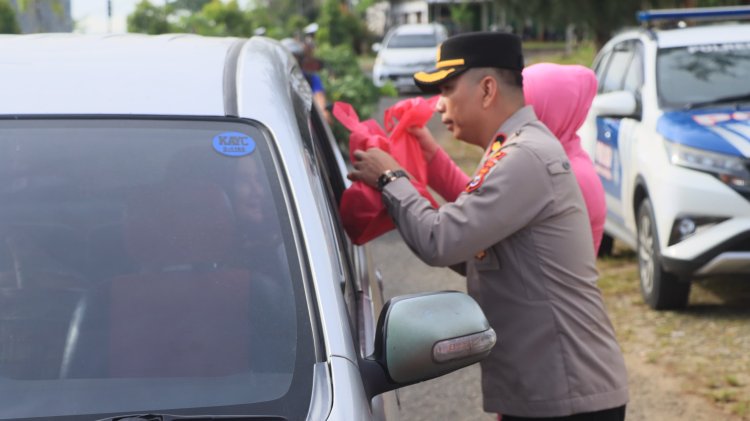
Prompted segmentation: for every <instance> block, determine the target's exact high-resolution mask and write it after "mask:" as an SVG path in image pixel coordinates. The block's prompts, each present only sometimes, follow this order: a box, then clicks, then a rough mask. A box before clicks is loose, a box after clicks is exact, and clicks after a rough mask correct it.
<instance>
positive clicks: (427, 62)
mask: <svg viewBox="0 0 750 421" xmlns="http://www.w3.org/2000/svg"><path fill="white" fill-rule="evenodd" d="M436 54H437V49H436V48H434V47H432V48H393V49H385V50H383V51H381V52H380V54H379V55H378V59H380V61H381V62H382V63H383V64H387V65H390V66H410V65H417V64H419V65H424V66H425V70H426V69H428V68H432V67H435V56H436Z"/></svg>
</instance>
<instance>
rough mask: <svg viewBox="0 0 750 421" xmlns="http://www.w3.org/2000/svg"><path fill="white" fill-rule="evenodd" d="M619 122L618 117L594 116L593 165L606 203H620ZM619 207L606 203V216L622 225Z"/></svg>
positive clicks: (622, 220) (623, 221) (622, 219)
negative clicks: (602, 188)
mask: <svg viewBox="0 0 750 421" xmlns="http://www.w3.org/2000/svg"><path fill="white" fill-rule="evenodd" d="M620 122H621V119H619V118H605V117H597V118H596V150H595V153H594V167H595V168H596V173H597V174H599V178H600V179H601V180H602V185H603V186H604V192H605V194H606V195H607V202H608V203H610V202H613V201H615V202H616V203H620V198H621V196H622V163H621V162H620V152H619V149H618V146H619V145H618V138H619V134H620ZM613 199H614V200H613ZM619 208H620V207H618V206H609V205H608V206H607V216H608V217H611V218H614V220H615V221H616V222H617V223H618V224H623V225H624V223H625V220H624V218H623V216H622V213H621V212H620V209H619Z"/></svg>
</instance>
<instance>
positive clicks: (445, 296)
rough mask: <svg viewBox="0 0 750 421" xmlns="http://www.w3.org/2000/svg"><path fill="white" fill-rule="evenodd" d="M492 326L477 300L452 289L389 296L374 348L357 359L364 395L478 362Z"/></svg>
mask: <svg viewBox="0 0 750 421" xmlns="http://www.w3.org/2000/svg"><path fill="white" fill-rule="evenodd" d="M495 342H496V336H495V331H494V330H493V329H492V328H491V327H490V324H489V322H488V321H487V318H486V317H485V315H484V313H483V312H482V310H481V308H479V305H478V304H477V303H476V301H474V299H472V298H471V297H469V296H468V295H466V294H464V293H462V292H457V291H443V292H432V293H425V294H415V295H405V296H399V297H394V298H392V299H391V300H389V301H388V302H387V303H386V304H385V306H384V307H383V311H382V312H381V313H380V318H379V319H378V327H377V332H376V337H375V351H374V353H373V355H371V356H370V357H368V358H366V359H363V360H361V361H360V370H361V371H362V374H363V376H362V377H363V378H364V379H365V383H366V384H365V389H366V390H367V394H368V396H369V397H370V398H372V397H373V396H376V395H379V394H381V393H384V392H387V391H389V390H393V389H398V388H400V387H403V386H407V385H410V384H414V383H418V382H421V381H425V380H429V379H432V378H435V377H438V376H442V375H444V374H447V373H450V372H452V371H455V370H458V369H460V368H463V367H466V366H469V365H471V364H474V363H476V362H479V361H481V360H482V359H484V358H485V357H486V356H487V355H489V353H490V351H491V350H492V347H493V346H494V345H495Z"/></svg>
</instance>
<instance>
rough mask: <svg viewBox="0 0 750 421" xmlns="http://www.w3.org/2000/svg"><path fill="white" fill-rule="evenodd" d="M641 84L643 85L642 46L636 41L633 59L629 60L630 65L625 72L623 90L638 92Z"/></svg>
mask: <svg viewBox="0 0 750 421" xmlns="http://www.w3.org/2000/svg"><path fill="white" fill-rule="evenodd" d="M641 85H643V48H642V47H641V44H640V43H638V44H636V45H635V48H634V53H633V59H632V60H631V61H630V66H629V67H628V71H627V73H626V74H625V82H624V84H623V90H626V91H628V92H632V93H634V94H638V93H639V92H640V89H641Z"/></svg>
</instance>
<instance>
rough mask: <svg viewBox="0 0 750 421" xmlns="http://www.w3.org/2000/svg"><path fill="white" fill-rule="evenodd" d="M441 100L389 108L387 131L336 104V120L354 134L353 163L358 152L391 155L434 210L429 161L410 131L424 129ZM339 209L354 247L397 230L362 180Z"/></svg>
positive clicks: (413, 100) (416, 99)
mask: <svg viewBox="0 0 750 421" xmlns="http://www.w3.org/2000/svg"><path fill="white" fill-rule="evenodd" d="M438 98H439V97H437V96H435V97H432V98H430V99H424V98H422V97H414V98H409V99H405V100H402V101H399V102H398V103H396V104H395V105H393V106H392V107H390V108H388V109H387V110H386V111H385V118H384V122H385V127H386V129H387V131H386V130H384V129H383V128H382V127H380V125H379V124H378V123H377V122H376V121H375V120H373V119H369V120H365V121H360V120H359V117H358V116H357V113H356V111H355V110H354V108H353V107H352V106H351V105H349V104H347V103H344V102H336V103H334V104H333V115H334V117H336V119H337V120H338V121H339V122H341V124H343V125H344V127H346V128H347V129H349V131H351V135H350V136H349V160H350V161H351V162H354V151H356V150H367V149H370V148H380V149H382V150H384V151H386V152H388V153H389V154H391V156H393V158H394V159H396V161H398V163H399V164H400V165H401V166H402V167H403V168H404V169H405V170H406V171H407V172H408V173H409V174H410V175H411V176H412V178H411V183H412V184H413V185H414V187H415V188H416V189H417V191H418V192H419V194H421V195H422V196H423V197H425V198H426V199H427V200H429V201H430V203H431V204H432V206H433V207H438V204H437V202H436V201H435V199H434V198H433V197H432V195H431V194H430V192H429V191H428V190H427V162H426V161H425V159H424V155H423V154H422V148H421V147H420V146H419V140H417V138H415V137H414V136H413V135H412V134H411V133H409V131H408V130H407V129H408V128H409V127H412V126H418V127H424V125H425V124H427V122H428V121H429V120H430V118H431V117H432V115H433V114H434V112H435V105H436V103H437V101H438ZM339 210H340V212H341V219H342V222H343V224H344V229H345V230H346V233H347V234H348V235H349V238H351V240H352V242H353V243H354V244H364V243H366V242H368V241H370V240H373V239H375V238H377V237H379V236H380V235H382V234H385V233H386V232H388V231H390V230H392V229H394V228H395V225H394V224H393V221H392V220H391V217H390V216H389V215H388V212H387V211H386V209H385V205H384V204H383V201H382V200H381V196H380V192H379V191H377V190H376V189H374V188H372V187H370V186H368V185H366V184H365V183H363V182H361V181H355V182H354V183H352V185H351V186H350V187H349V188H348V189H346V191H344V194H343V195H342V197H341V203H340V205H339Z"/></svg>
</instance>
